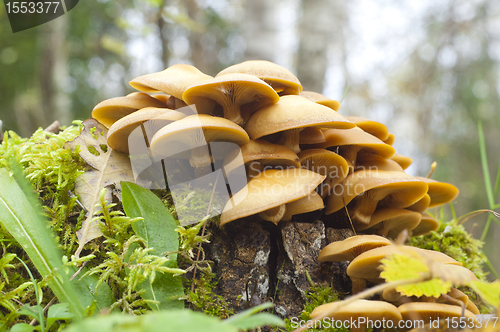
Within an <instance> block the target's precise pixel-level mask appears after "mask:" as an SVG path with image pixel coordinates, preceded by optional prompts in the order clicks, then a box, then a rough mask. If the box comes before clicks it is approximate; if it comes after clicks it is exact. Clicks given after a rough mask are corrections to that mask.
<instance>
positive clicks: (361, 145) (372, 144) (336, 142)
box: [313, 127, 396, 165]
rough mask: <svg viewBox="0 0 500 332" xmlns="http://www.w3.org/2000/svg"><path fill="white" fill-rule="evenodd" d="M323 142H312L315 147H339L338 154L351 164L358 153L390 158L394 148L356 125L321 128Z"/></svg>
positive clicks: (354, 161)
mask: <svg viewBox="0 0 500 332" xmlns="http://www.w3.org/2000/svg"><path fill="white" fill-rule="evenodd" d="M323 135H324V136H325V142H324V143H319V144H314V145H313V146H314V147H316V148H330V147H334V146H337V147H339V154H340V155H342V156H343V157H344V158H346V160H347V162H350V163H351V164H352V165H355V164H356V157H357V155H358V154H363V153H366V154H376V155H379V156H381V157H384V158H390V157H391V156H392V155H393V154H394V153H395V152H396V150H394V148H393V147H392V146H390V145H388V144H385V143H384V142H382V141H381V140H379V139H378V138H376V137H375V136H373V135H371V134H369V133H367V132H364V131H363V130H361V129H360V128H358V127H355V128H352V129H347V130H338V129H326V130H323Z"/></svg>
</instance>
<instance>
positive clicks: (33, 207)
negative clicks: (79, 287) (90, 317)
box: [0, 165, 84, 318]
mask: <svg viewBox="0 0 500 332" xmlns="http://www.w3.org/2000/svg"><path fill="white" fill-rule="evenodd" d="M12 169H13V171H14V175H13V176H10V174H9V172H8V171H7V170H6V169H5V168H2V169H0V183H1V184H2V185H1V186H0V222H1V223H2V225H3V226H4V227H5V229H6V230H7V231H8V232H9V233H10V234H11V235H12V236H13V237H14V238H15V239H16V240H17V242H19V244H20V245H21V246H22V247H23V249H24V251H25V252H26V253H27V254H28V256H29V258H30V260H31V261H32V262H33V264H34V265H35V267H36V268H37V270H38V272H39V273H40V274H41V275H42V276H43V277H46V276H48V275H50V274H53V273H54V276H53V277H52V278H51V279H50V280H49V283H48V284H49V287H50V288H51V289H52V291H53V292H54V294H55V295H56V297H57V298H58V299H59V301H60V302H66V303H68V304H69V305H70V308H71V310H72V312H73V313H74V314H75V316H76V317H77V318H80V317H82V316H83V313H84V308H83V306H82V304H81V303H80V301H79V299H78V296H77V295H76V293H75V291H74V289H73V287H72V286H71V284H70V282H69V278H68V276H67V275H66V274H65V273H64V269H63V268H62V267H63V264H62V254H61V252H60V251H59V249H58V247H57V244H56V242H55V239H54V236H53V234H52V232H51V231H50V230H49V229H48V226H47V222H46V221H45V220H44V219H43V218H42V217H41V215H40V214H39V213H38V211H39V209H37V207H38V201H37V200H36V198H35V197H34V195H33V193H32V190H31V187H30V186H29V184H28V183H27V181H26V179H25V178H24V176H23V175H22V174H21V173H20V170H19V168H18V167H16V166H15V165H13V168H12Z"/></svg>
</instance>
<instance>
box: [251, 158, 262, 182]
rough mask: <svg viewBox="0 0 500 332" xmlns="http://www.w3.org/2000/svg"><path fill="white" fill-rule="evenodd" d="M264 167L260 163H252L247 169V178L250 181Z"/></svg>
mask: <svg viewBox="0 0 500 332" xmlns="http://www.w3.org/2000/svg"><path fill="white" fill-rule="evenodd" d="M264 168H265V167H264V165H263V164H262V163H261V162H260V161H257V160H256V161H252V162H250V163H249V165H248V168H247V178H248V179H249V180H250V179H252V178H254V177H256V176H257V175H259V174H260V173H262V172H263V171H264Z"/></svg>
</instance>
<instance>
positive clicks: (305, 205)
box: [281, 191, 325, 221]
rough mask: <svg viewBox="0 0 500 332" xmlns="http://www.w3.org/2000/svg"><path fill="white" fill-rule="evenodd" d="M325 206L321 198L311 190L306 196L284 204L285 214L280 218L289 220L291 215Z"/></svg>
mask: <svg viewBox="0 0 500 332" xmlns="http://www.w3.org/2000/svg"><path fill="white" fill-rule="evenodd" d="M324 207H325V204H324V203H323V199H321V196H319V195H318V194H317V193H316V192H315V191H312V192H311V193H310V194H309V195H307V196H306V197H302V198H300V199H298V200H296V201H293V202H290V203H287V204H286V210H285V214H284V215H283V218H281V220H283V221H290V220H292V217H293V216H295V215H298V214H303V213H308V212H312V211H317V210H321V209H323V208H324Z"/></svg>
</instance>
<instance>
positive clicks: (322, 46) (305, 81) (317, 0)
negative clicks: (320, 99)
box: [297, 0, 336, 93]
mask: <svg viewBox="0 0 500 332" xmlns="http://www.w3.org/2000/svg"><path fill="white" fill-rule="evenodd" d="M299 8H300V9H301V12H302V15H301V17H300V18H299V19H300V24H299V50H298V58H297V64H298V67H297V76H298V78H299V80H300V82H301V83H302V86H303V87H304V90H311V91H315V92H319V93H321V92H322V91H323V86H324V82H323V81H324V78H325V73H326V71H327V68H328V48H329V46H330V39H332V38H335V33H336V31H335V29H336V27H335V10H334V4H333V1H331V0H327V1H324V0H302V1H301V4H300V7H299Z"/></svg>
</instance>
